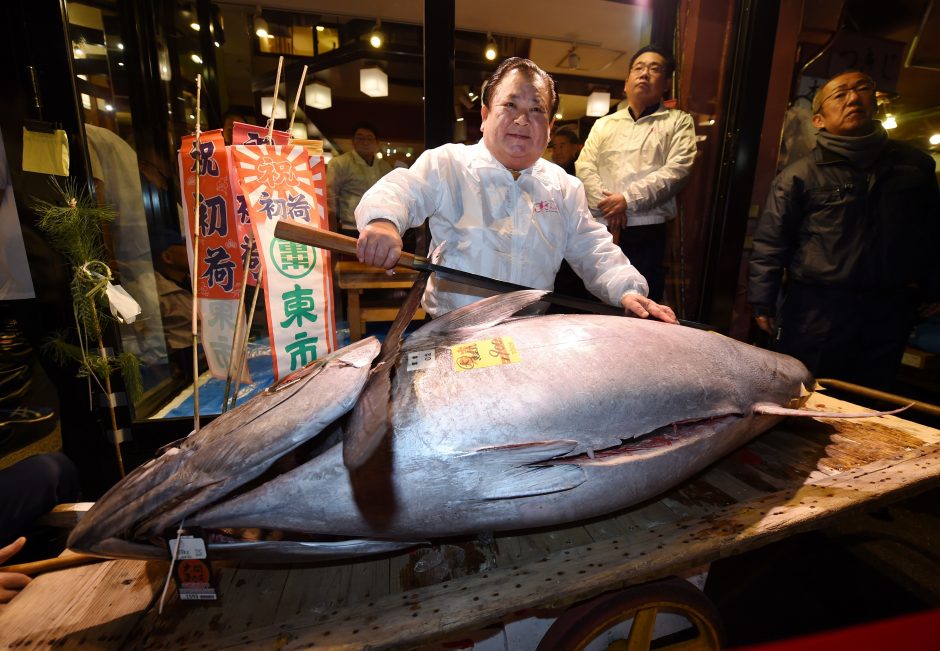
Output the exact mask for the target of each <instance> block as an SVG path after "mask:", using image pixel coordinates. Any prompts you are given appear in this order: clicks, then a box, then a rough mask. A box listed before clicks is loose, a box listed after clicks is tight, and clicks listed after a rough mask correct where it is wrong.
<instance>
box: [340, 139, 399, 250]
mask: <svg viewBox="0 0 940 651" xmlns="http://www.w3.org/2000/svg"><path fill="white" fill-rule="evenodd" d="M352 141H353V150H352V151H347V152H346V153H345V154H343V155H341V156H337V157H336V158H334V159H333V160H331V161H330V164H329V165H328V166H327V168H326V182H327V193H326V196H327V202H328V205H329V211H330V219H331V220H333V219H335V220H336V223H337V224H338V226H339V230H340V232H341V233H345V234H346V235H350V236H352V237H356V236H357V235H358V234H359V231H357V230H356V206H358V205H359V200H360V199H362V195H363V194H365V191H366V190H368V189H369V188H371V187H372V186H373V185H374V184H375V182H376V181H378V180H379V179H380V178H382V177H383V176H385V175H386V174H388V173H389V172H391V171H392V166H391V165H389V164H388V162H387V161H385V160H383V159H382V158H380V157H378V156H376V154H377V153H378V151H379V140H378V131H376V129H375V127H374V126H373V125H371V124H369V123H368V122H360V123H359V124H357V125H356V126H355V127H354V128H353V139H352Z"/></svg>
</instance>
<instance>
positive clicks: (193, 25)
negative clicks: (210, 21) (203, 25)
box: [189, 21, 199, 32]
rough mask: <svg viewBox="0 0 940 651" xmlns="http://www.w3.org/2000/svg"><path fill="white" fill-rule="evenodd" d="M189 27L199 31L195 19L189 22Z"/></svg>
mask: <svg viewBox="0 0 940 651" xmlns="http://www.w3.org/2000/svg"><path fill="white" fill-rule="evenodd" d="M189 27H190V29H192V30H193V31H194V32H198V31H199V23H197V22H196V21H193V22H191V23H189Z"/></svg>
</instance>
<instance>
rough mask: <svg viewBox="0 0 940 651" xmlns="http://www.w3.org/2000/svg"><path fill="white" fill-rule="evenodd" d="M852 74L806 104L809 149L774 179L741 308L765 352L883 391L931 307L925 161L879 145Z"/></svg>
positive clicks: (932, 261)
mask: <svg viewBox="0 0 940 651" xmlns="http://www.w3.org/2000/svg"><path fill="white" fill-rule="evenodd" d="M875 110H876V98H875V83H874V81H873V80H872V79H871V78H870V77H869V76H868V75H865V74H863V73H861V72H846V73H843V74H840V75H838V76H836V77H834V78H832V79H831V80H829V81H828V82H827V83H826V84H825V85H823V87H822V88H820V89H819V91H818V92H817V93H816V96H815V97H814V98H813V125H814V126H815V127H816V128H817V129H819V134H818V135H817V137H816V148H815V149H813V151H812V152H810V153H809V154H808V155H807V156H804V157H803V158H801V159H800V160H798V161H796V162H794V163H793V164H791V165H789V166H787V167H785V168H784V169H783V171H782V172H780V174H779V175H778V176H777V178H776V179H774V182H773V184H772V186H771V188H770V193H769V195H768V198H767V204H766V207H765V209H764V212H763V214H762V215H761V218H760V221H759V223H758V226H757V231H756V233H755V235H754V249H753V252H752V254H751V259H750V264H749V284H748V300H749V301H750V303H751V306H752V308H753V312H754V316H755V319H756V321H757V325H758V327H760V328H761V329H762V330H764V331H765V332H767V333H768V334H770V335H771V336H772V337H773V339H774V348H775V349H776V350H778V351H780V352H783V353H787V354H789V355H793V356H794V357H796V358H798V359H799V360H800V361H802V362H803V363H804V364H806V366H807V368H809V370H810V371H812V372H813V373H814V374H815V375H816V377H836V378H839V379H843V380H848V381H851V382H855V383H858V384H862V385H865V386H872V387H884V388H890V386H891V383H892V382H893V380H894V377H895V375H896V373H897V370H898V365H899V364H900V361H901V356H902V354H903V351H904V346H905V344H906V342H907V339H908V336H909V334H910V332H911V328H912V326H913V325H914V321H915V319H916V317H917V309H918V307H920V310H921V314H922V315H923V316H929V315H930V314H932V313H936V312H937V311H938V301H940V193H938V190H937V177H936V175H935V172H934V168H935V165H934V161H933V160H932V159H931V158H930V156H928V155H926V154H925V153H923V152H921V151H919V150H917V149H915V148H914V147H912V146H910V145H907V144H905V143H901V142H895V141H892V140H889V139H888V134H887V132H886V131H885V130H884V128H883V127H882V126H881V123H880V122H879V121H877V120H875V119H874V115H875Z"/></svg>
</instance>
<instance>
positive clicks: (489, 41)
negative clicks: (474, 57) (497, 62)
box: [483, 32, 499, 61]
mask: <svg viewBox="0 0 940 651" xmlns="http://www.w3.org/2000/svg"><path fill="white" fill-rule="evenodd" d="M498 53H499V52H498V50H497V49H496V39H494V38H493V34H492V32H487V33H486V49H485V50H483V56H485V57H486V60H487V61H492V60H494V59H495V58H496V55H497V54H498Z"/></svg>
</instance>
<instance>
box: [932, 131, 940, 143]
mask: <svg viewBox="0 0 940 651" xmlns="http://www.w3.org/2000/svg"><path fill="white" fill-rule="evenodd" d="M930 144H931V145H940V133H935V134H933V135H932V136H930Z"/></svg>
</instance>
